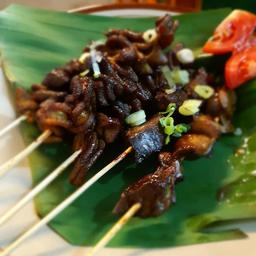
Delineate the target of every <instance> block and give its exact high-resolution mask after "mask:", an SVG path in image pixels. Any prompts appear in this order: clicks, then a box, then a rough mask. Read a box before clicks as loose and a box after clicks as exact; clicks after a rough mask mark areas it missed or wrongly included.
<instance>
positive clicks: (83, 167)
mask: <svg viewBox="0 0 256 256" xmlns="http://www.w3.org/2000/svg"><path fill="white" fill-rule="evenodd" d="M73 148H74V150H79V149H82V153H81V154H80V156H79V157H78V159H77V161H76V163H75V166H74V168H73V170H72V172H71V174H70V182H71V183H72V184H74V185H76V186H80V185H82V184H83V182H84V181H85V176H86V174H87V172H88V170H89V169H90V168H91V166H92V165H93V164H94V163H95V161H96V160H97V159H98V158H99V156H100V155H101V154H102V152H103V150H104V148H105V142H104V141H103V140H101V139H98V137H97V134H96V133H94V132H92V133H90V134H85V133H82V134H78V135H76V137H75V138H74V146H73Z"/></svg>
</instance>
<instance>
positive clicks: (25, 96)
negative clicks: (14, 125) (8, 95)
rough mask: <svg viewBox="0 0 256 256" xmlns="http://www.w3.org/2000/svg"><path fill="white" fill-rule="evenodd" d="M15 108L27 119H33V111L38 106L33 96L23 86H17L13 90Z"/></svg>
mask: <svg viewBox="0 0 256 256" xmlns="http://www.w3.org/2000/svg"><path fill="white" fill-rule="evenodd" d="M15 99H16V107H17V110H18V111H19V112H20V113H22V114H25V115H27V117H28V120H29V121H31V122H32V121H33V116H34V111H35V110H36V109H37V108H38V104H37V103H36V101H35V100H34V99H33V96H32V95H31V94H30V93H28V92H27V91H26V90H24V89H23V88H21V87H19V88H17V89H16V91H15Z"/></svg>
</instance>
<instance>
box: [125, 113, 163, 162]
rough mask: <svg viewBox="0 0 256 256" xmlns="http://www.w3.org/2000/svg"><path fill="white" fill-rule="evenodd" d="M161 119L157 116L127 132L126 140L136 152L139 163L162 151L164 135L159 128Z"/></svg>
mask: <svg viewBox="0 0 256 256" xmlns="http://www.w3.org/2000/svg"><path fill="white" fill-rule="evenodd" d="M159 119H160V116H159V115H156V116H154V117H152V118H151V119H150V120H149V121H147V122H146V123H144V124H142V125H140V126H136V127H134V128H130V129H129V130H128V131H127V133H126V138H127V140H128V142H129V143H130V145H131V146H132V147H133V149H134V151H135V160H136V162H137V163H140V162H142V161H143V160H144V159H145V158H147V157H148V156H149V155H151V154H152V153H154V152H158V151H160V150H161V149H162V147H163V145H164V134H163V132H162V131H161V128H160V127H159Z"/></svg>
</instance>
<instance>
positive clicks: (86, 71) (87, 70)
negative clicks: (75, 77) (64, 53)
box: [79, 69, 90, 76]
mask: <svg viewBox="0 0 256 256" xmlns="http://www.w3.org/2000/svg"><path fill="white" fill-rule="evenodd" d="M89 72H90V70H89V69H86V70H85V71H83V72H81V73H80V74H79V75H80V76H86V75H87V74H89Z"/></svg>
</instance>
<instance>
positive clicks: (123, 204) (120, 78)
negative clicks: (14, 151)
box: [0, 15, 235, 255]
mask: <svg viewBox="0 0 256 256" xmlns="http://www.w3.org/2000/svg"><path fill="white" fill-rule="evenodd" d="M177 27H178V22H177V21H175V20H173V19H172V17H171V16H170V15H165V16H163V17H161V18H159V19H158V20H157V21H156V26H155V28H154V29H151V30H148V31H145V32H143V33H138V32H133V31H130V30H110V31H108V32H107V33H106V41H105V42H92V43H91V44H90V45H89V46H88V47H86V48H85V49H84V51H83V53H82V55H81V56H80V58H79V59H74V60H71V61H70V62H68V63H67V64H66V65H64V66H63V67H60V68H56V69H54V70H52V71H51V72H49V73H48V74H47V75H46V77H45V78H44V79H43V81H42V83H41V84H34V85H32V87H31V91H29V92H28V91H25V90H24V89H22V88H17V90H16V103H17V109H18V111H19V113H20V114H21V116H20V117H19V118H18V119H17V120H16V121H15V122H14V123H12V124H11V125H10V126H8V127H7V128H6V129H4V130H3V131H2V132H1V133H0V135H2V134H4V133H5V132H7V131H8V130H9V129H11V128H13V127H15V126H16V125H18V124H19V123H20V122H22V121H25V120H26V121H27V122H31V123H36V124H37V126H38V128H39V129H40V130H41V131H42V134H41V136H40V137H39V138H38V139H37V140H36V141H35V142H33V143H32V144H31V145H29V146H28V147H27V148H26V149H25V150H24V151H23V152H21V153H20V154H18V155H17V156H16V157H14V158H13V159H11V160H10V161H8V162H7V163H5V164H3V165H2V166H0V175H3V174H4V173H6V172H7V171H8V170H9V169H10V168H11V167H12V166H14V165H15V164H17V163H18V162H19V161H20V160H21V159H22V158H24V157H25V156H27V155H28V154H29V153H30V152H32V151H33V150H34V149H35V148H36V147H38V146H39V145H40V144H41V143H58V142H60V141H62V140H65V138H67V137H68V138H72V139H73V151H74V153H73V154H72V155H71V156H70V157H69V158H68V159H67V160H66V161H65V162H64V163H63V164H61V165H60V166H59V167H58V168H57V169H56V170H54V171H53V172H52V173H51V174H50V175H49V176H48V177H46V179H44V180H43V181H42V182H40V183H39V184H38V185H37V186H36V187H35V188H34V189H33V190H32V191H31V192H30V193H29V194H27V195H26V196H25V197H24V198H23V199H22V200H21V201H20V202H19V203H18V204H16V205H15V206H14V207H13V208H12V209H10V210H9V211H8V212H7V213H6V214H5V215H4V216H2V217H1V218H0V224H2V223H4V222H5V221H6V220H7V219H9V218H10V217H11V216H13V215H14V214H15V213H16V212H17V211H18V210H19V209H20V208H21V207H22V206H24V205H25V204H26V203H27V202H28V201H29V200H31V199H32V198H33V197H34V196H35V195H36V194H38V193H39V192H40V191H42V189H44V188H45V187H46V186H47V185H48V184H49V183H50V182H52V181H53V180H54V179H55V178H56V177H57V176H58V175H60V174H61V172H62V171H63V170H64V169H65V168H66V167H67V166H68V165H70V164H71V163H72V162H74V168H73V170H72V172H71V173H70V182H71V183H72V184H74V185H76V186H79V188H78V189H77V190H76V191H75V192H74V193H73V194H71V195H70V196H69V197H68V198H67V199H65V200H64V201H63V202H62V203H60V204H59V205H58V206H57V207H56V208H55V209H53V211H52V212H50V213H49V214H47V215H46V216H45V217H44V218H43V219H41V221H40V222H39V223H37V224H36V225H35V226H33V227H32V228H31V229H29V230H28V231H27V232H26V233H24V234H23V235H22V236H20V237H19V238H18V239H17V240H16V241H14V242H13V243H12V244H11V245H9V246H8V247H7V248H6V249H5V251H4V252H3V253H2V254H1V255H7V254H8V253H9V252H10V251H12V250H13V249H14V248H15V247H16V246H17V245H19V244H20V243H21V242H22V241H23V240H24V239H26V238H27V237H28V236H30V235H31V234H33V233H34V232H35V231H36V230H38V229H39V228H40V227H41V226H42V225H44V224H46V223H48V222H49V221H50V220H52V219H53V218H54V217H55V216H56V215H57V214H59V213H60V212H61V211H62V210H63V209H65V208H66V207H67V206H68V205H70V204H71V203H72V202H73V201H74V200H75V199H76V198H77V197H78V196H79V195H81V194H82V193H83V192H84V191H85V190H87V189H88V188H89V187H90V186H91V185H92V184H93V183H94V182H96V181H97V180H98V179H99V178H100V177H102V176H103V175H104V174H105V173H107V172H108V171H109V170H110V169H111V168H112V167H113V166H114V165H116V164H117V163H118V162H120V161H121V160H123V159H124V158H125V157H126V155H127V154H129V153H131V152H133V154H134V158H135V161H136V163H138V164H139V163H141V162H142V161H144V160H145V161H146V159H147V158H148V157H149V156H150V155H152V154H158V162H159V163H158V165H157V167H156V171H155V172H154V173H151V174H148V175H147V176H145V177H142V178H141V179H140V180H139V181H137V182H135V183H134V184H132V185H130V186H129V187H128V188H126V189H125V190H124V191H123V192H122V194H121V197H120V200H119V201H118V203H117V204H116V206H115V208H114V212H115V213H116V214H118V215H122V214H124V213H126V214H125V217H124V218H125V219H126V220H127V216H128V217H131V216H133V215H135V214H136V215H137V216H139V217H143V218H145V217H152V216H158V215H160V214H162V213H163V212H164V211H166V210H167V209H168V208H169V207H170V205H172V204H173V203H175V200H176V199H175V185H176V184H177V183H178V182H180V181H182V178H183V173H182V171H181V162H182V160H183V159H184V158H194V157H200V156H204V155H207V154H209V152H210V151H211V148H212V146H213V144H214V142H215V141H216V139H217V138H218V137H219V136H220V135H221V134H222V133H227V132H231V131H232V129H233V127H232V124H231V118H232V115H233V112H234V106H235V95H234V93H233V92H231V91H228V90H227V89H226V88H225V87H224V86H223V85H220V84H218V82H217V79H215V78H214V76H212V75H211V74H208V73H207V72H206V70H205V69H203V68H199V69H198V68H195V67H194V65H193V63H194V60H195V57H194V55H193V52H192V51H191V50H190V49H188V48H185V47H184V46H183V45H182V44H176V45H174V46H173V47H172V49H170V47H169V46H170V45H171V43H172V41H173V38H174V33H175V30H176V29H177ZM120 138H122V141H123V143H124V144H125V145H127V149H126V150H125V151H124V152H123V153H122V154H121V155H120V156H119V157H117V158H116V159H115V160H114V161H113V162H111V163H110V164H109V165H107V166H106V167H104V168H103V169H102V170H101V171H99V172H98V173H97V174H96V175H95V176H93V177H92V178H91V179H89V180H87V181H86V174H87V173H88V172H89V170H90V168H91V167H92V166H93V164H94V163H95V162H96V161H97V160H98V159H99V158H100V157H101V156H102V155H104V152H105V151H107V150H108V145H109V144H111V143H114V142H115V141H116V140H117V139H120ZM121 221H123V219H121ZM118 228H120V225H119V224H118V225H117V226H115V227H114V231H116V230H117V229H118ZM111 236H113V230H112V231H111V232H110V233H109V234H108V235H107V238H106V239H104V240H103V241H101V242H100V243H99V244H98V246H97V247H96V249H98V248H99V247H102V246H103V245H104V244H105V243H106V242H107V241H108V240H109V239H110V237H111ZM96 249H95V250H96Z"/></svg>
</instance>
